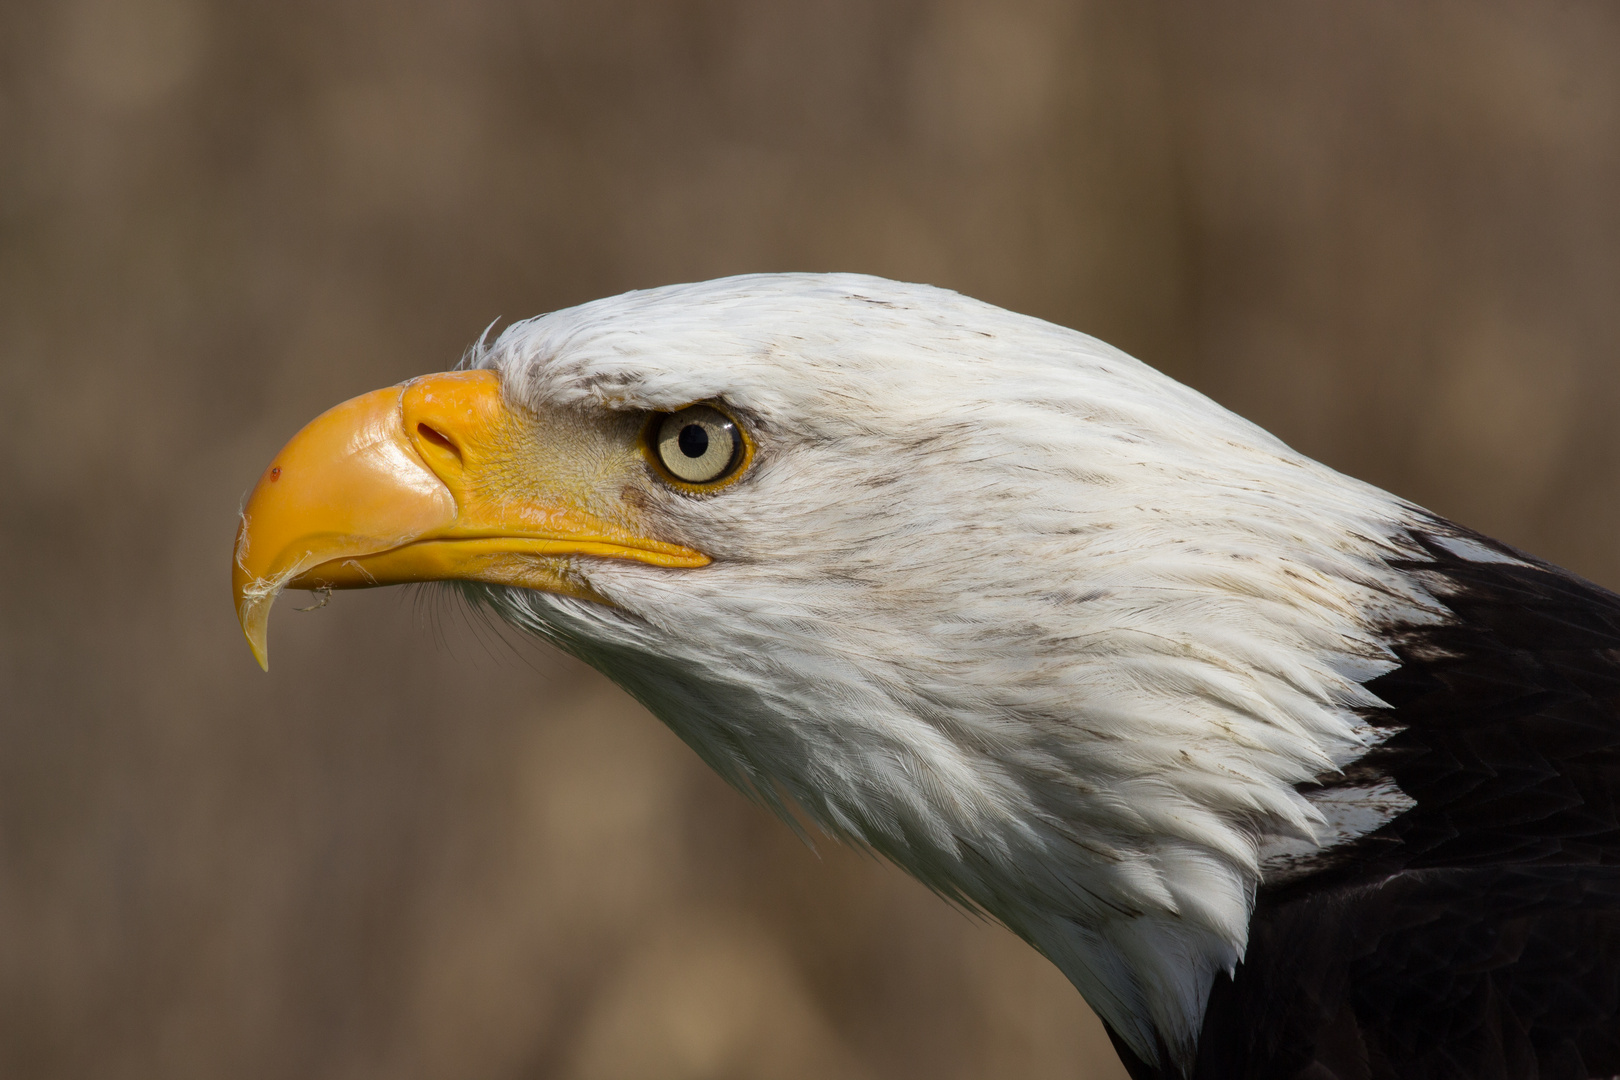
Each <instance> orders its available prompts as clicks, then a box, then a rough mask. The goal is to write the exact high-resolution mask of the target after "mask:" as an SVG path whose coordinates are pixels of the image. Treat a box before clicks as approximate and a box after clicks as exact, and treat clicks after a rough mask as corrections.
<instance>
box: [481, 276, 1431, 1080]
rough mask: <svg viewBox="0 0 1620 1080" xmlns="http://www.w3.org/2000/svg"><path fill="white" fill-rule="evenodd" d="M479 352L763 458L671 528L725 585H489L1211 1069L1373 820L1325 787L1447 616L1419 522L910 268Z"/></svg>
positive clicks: (621, 313) (538, 335) (1060, 335)
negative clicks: (1212, 1048)
mask: <svg viewBox="0 0 1620 1080" xmlns="http://www.w3.org/2000/svg"><path fill="white" fill-rule="evenodd" d="M476 363H477V364H478V365H479V366H484V367H490V368H494V369H497V370H498V371H500V372H501V374H502V377H503V383H504V386H505V388H506V393H507V395H508V396H509V398H511V399H512V400H514V401H515V402H518V403H522V404H526V405H528V406H530V407H534V408H556V407H558V406H563V407H578V408H581V409H604V408H605V409H615V410H617V409H629V410H667V409H673V408H678V407H680V406H684V405H686V404H689V403H691V402H694V401H701V400H708V399H718V400H720V401H723V402H724V403H725V404H726V405H727V407H729V408H730V409H731V410H733V411H734V412H735V413H736V414H737V415H738V416H739V418H741V419H742V421H743V422H744V423H745V424H746V425H747V426H749V428H750V429H751V431H752V432H753V435H754V438H755V440H756V442H757V444H758V453H757V456H756V459H755V464H754V465H753V467H752V468H751V469H750V471H749V473H748V474H747V475H746V477H745V478H744V479H743V480H742V481H740V482H738V483H736V484H734V485H732V486H731V487H729V488H727V489H726V490H725V491H723V492H722V493H720V494H718V495H715V496H713V497H709V498H693V497H690V496H687V495H682V494H679V493H676V492H673V491H670V492H668V493H667V494H666V495H664V496H662V497H660V498H657V499H656V500H655V505H653V506H651V507H649V508H647V509H648V512H649V513H650V514H651V515H653V517H654V519H655V520H656V521H657V522H658V523H659V524H658V529H659V531H658V532H657V533H656V535H658V536H660V537H661V538H663V539H668V540H672V541H675V542H679V543H683V544H688V545H690V546H693V547H696V548H698V549H700V550H702V551H704V552H706V553H708V554H709V555H711V556H713V557H714V560H715V561H714V563H713V564H712V565H710V566H708V567H705V568H703V569H702V570H697V571H690V570H685V571H669V570H661V569H658V568H654V567H649V566H645V565H642V564H639V563H634V562H628V561H619V560H605V559H604V560H594V561H593V560H581V561H580V562H579V565H578V567H577V572H578V573H579V574H580V575H581V576H582V577H584V578H585V579H587V580H588V582H589V584H590V586H591V588H593V589H594V590H596V592H597V593H599V594H600V595H602V596H604V597H606V598H608V599H609V600H611V601H612V602H613V603H614V604H616V605H617V607H616V608H615V607H607V606H603V605H596V604H590V603H586V602H582V601H578V600H573V599H570V598H567V597H563V596H557V595H553V594H549V593H538V592H529V591H525V590H518V589H510V590H503V589H490V590H488V591H487V599H489V600H490V602H492V603H493V604H494V605H495V606H496V607H497V608H498V609H499V610H500V611H501V612H502V613H503V614H504V615H506V616H507V617H508V618H510V619H512V620H513V621H515V622H517V623H519V624H521V625H523V626H525V627H528V628H530V629H533V630H536V631H538V632H540V633H543V634H545V635H547V636H549V637H551V638H553V639H555V640H556V641H558V642H559V643H561V644H562V645H563V646H564V647H565V648H568V649H570V650H571V651H573V652H575V653H577V654H578V655H580V656H581V657H583V658H585V659H586V660H587V661H589V662H590V663H592V664H594V665H596V666H597V667H599V668H600V669H601V670H603V671H604V672H606V673H607V674H608V675H610V676H611V677H612V678H613V679H615V680H616V681H618V682H619V683H621V684H622V685H623V686H624V687H625V688H626V689H628V690H629V691H630V692H631V693H632V694H634V695H635V696H636V697H638V698H639V699H640V700H641V701H642V702H643V703H645V704H646V705H647V706H648V707H649V708H650V709H651V710H652V711H653V712H654V713H656V714H657V715H658V716H659V717H661V718H662V719H663V720H664V721H665V722H667V723H668V724H669V725H670V726H671V727H672V728H674V730H675V731H676V732H678V733H679V734H680V735H681V736H682V738H684V739H685V740H686V741H687V742H688V743H690V744H691V745H692V746H693V748H694V749H696V750H697V751H698V753H699V754H701V755H702V756H703V757H704V759H705V760H707V761H708V762H709V763H710V764H711V765H713V766H714V767H715V768H716V769H718V770H719V771H720V772H721V773H722V774H723V775H724V776H725V777H726V778H727V779H728V780H730V781H731V782H733V783H735V784H737V785H739V786H740V787H743V788H744V789H747V790H750V791H752V792H754V793H755V794H757V795H758V796H760V797H762V798H764V799H765V800H766V801H768V802H771V803H774V804H776V805H778V806H779V807H780V806H781V805H782V803H783V802H784V801H790V802H792V803H796V804H797V805H798V806H800V807H802V808H803V810H804V812H806V813H807V814H808V815H809V816H810V817H811V818H812V819H813V820H814V821H815V822H816V823H817V824H818V825H820V826H821V827H823V828H825V829H827V830H828V831H830V832H832V833H834V834H837V835H839V836H842V837H845V838H848V839H851V840H853V841H855V842H857V843H861V844H865V845H868V846H870V847H871V848H873V849H876V850H877V851H880V852H882V853H883V854H884V855H886V856H888V857H889V858H891V859H893V860H894V861H895V862H897V863H898V864H900V865H901V866H903V867H904V868H905V869H907V870H908V871H910V872H911V873H913V874H915V875H916V876H917V877H918V878H920V879H921V880H922V881H924V882H925V883H927V884H928V885H930V886H931V887H933V888H934V889H936V890H938V891H939V892H941V893H943V894H945V895H947V896H950V897H952V898H955V899H958V900H961V901H964V902H966V903H968V904H970V905H973V906H975V907H978V908H981V909H983V910H985V911H987V912H989V913H991V914H992V915H994V916H995V917H997V918H999V919H1000V920H1002V921H1003V922H1005V923H1006V924H1007V925H1008V926H1009V927H1011V928H1012V929H1013V930H1014V931H1016V932H1017V933H1019V934H1020V935H1022V936H1023V937H1024V938H1026V939H1027V940H1028V941H1030V942H1031V943H1032V944H1033V945H1035V946H1036V947H1037V948H1039V949H1040V950H1041V951H1042V952H1044V953H1045V954H1046V955H1047V956H1048V957H1050V958H1051V959H1052V960H1053V961H1054V962H1055V963H1056V964H1057V965H1058V966H1059V967H1060V968H1061V969H1062V970H1063V971H1064V972H1065V973H1066V974H1067V975H1068V976H1069V978H1070V979H1071V980H1072V981H1073V982H1074V984H1075V985H1076V986H1077V987H1079V989H1080V990H1081V991H1082V993H1084V995H1085V996H1086V998H1087V1000H1088V1001H1090V1003H1091V1004H1092V1006H1093V1007H1094V1008H1095V1009H1096V1010H1097V1011H1098V1012H1099V1013H1100V1014H1101V1015H1102V1016H1103V1017H1104V1019H1106V1020H1107V1021H1108V1022H1109V1023H1110V1024H1111V1025H1112V1026H1113V1027H1114V1029H1115V1030H1116V1031H1117V1032H1118V1033H1119V1035H1120V1036H1121V1037H1122V1038H1124V1039H1125V1041H1126V1042H1127V1043H1129V1044H1130V1045H1131V1046H1132V1048H1133V1049H1134V1050H1135V1051H1136V1052H1137V1053H1138V1054H1139V1055H1140V1056H1141V1057H1143V1058H1144V1059H1145V1060H1149V1061H1152V1060H1155V1059H1156V1058H1157V1057H1158V1049H1157V1047H1158V1046H1159V1045H1162V1046H1164V1047H1165V1048H1167V1049H1168V1051H1169V1053H1170V1054H1171V1056H1172V1057H1173V1058H1175V1059H1177V1060H1178V1061H1180V1062H1181V1063H1183V1064H1185V1063H1187V1062H1188V1061H1189V1060H1190V1055H1191V1053H1192V1048H1193V1047H1194V1045H1195V1041H1196V1038H1197V1033H1198V1028H1199V1025H1200V1023H1201V1019H1202V1015H1203V1010H1204V1004H1205V1000H1206V997H1207V995H1208V992H1209V987H1210V984H1211V982H1212V980H1213V978H1214V975H1215V973H1216V972H1217V971H1219V970H1223V969H1225V970H1230V969H1231V968H1232V967H1233V965H1234V964H1236V963H1237V962H1238V961H1239V960H1240V959H1241V958H1242V956H1243V952H1244V948H1245V944H1246V935H1247V927H1248V919H1249V913H1250V908H1251V906H1252V902H1253V896H1254V891H1255V888H1256V886H1257V884H1258V883H1259V882H1260V881H1261V878H1262V873H1263V868H1262V863H1263V861H1264V860H1265V859H1266V858H1267V857H1268V855H1271V854H1273V853H1274V852H1277V851H1282V852H1294V853H1297V852H1298V851H1300V850H1310V849H1312V848H1314V847H1315V846H1317V845H1318V844H1321V843H1325V842H1328V841H1330V840H1332V839H1339V838H1343V836H1344V835H1346V828H1347V827H1345V826H1343V825H1341V824H1339V823H1337V822H1335V821H1333V820H1329V818H1327V817H1324V814H1323V812H1322V811H1321V810H1319V809H1318V808H1317V806H1315V805H1313V804H1312V803H1311V802H1310V801H1308V800H1307V799H1306V798H1305V797H1303V796H1302V795H1300V794H1299V793H1298V792H1297V791H1296V788H1295V785H1297V784H1300V783H1302V782H1306V781H1310V780H1311V779H1312V778H1314V777H1317V776H1319V775H1321V774H1323V773H1331V772H1333V771H1334V770H1336V769H1337V768H1339V767H1341V766H1343V765H1345V764H1347V763H1348V762H1350V761H1352V760H1354V759H1355V758H1357V757H1358V756H1359V755H1360V754H1362V753H1363V752H1364V751H1365V750H1366V748H1367V747H1368V746H1370V745H1372V744H1373V743H1374V742H1376V741H1377V740H1378V739H1379V738H1380V737H1382V736H1381V733H1380V731H1379V729H1376V728H1373V727H1371V726H1370V725H1368V724H1367V723H1366V722H1365V721H1364V720H1363V719H1362V717H1361V716H1359V715H1358V713H1357V712H1356V710H1357V709H1363V710H1364V709H1367V708H1376V707H1378V706H1379V705H1380V704H1381V703H1380V702H1379V701H1378V700H1377V699H1376V698H1375V697H1373V696H1372V694H1370V693H1369V692H1368V691H1367V690H1366V689H1364V688H1363V686H1362V684H1363V683H1364V682H1365V681H1366V680H1368V679H1369V678H1371V677H1373V676H1375V675H1377V674H1380V673H1382V672H1384V671H1386V670H1388V669H1390V668H1391V667H1393V666H1394V663H1393V657H1392V654H1391V653H1390V652H1389V651H1388V650H1387V648H1386V646H1385V645H1384V644H1383V642H1382V641H1381V639H1380V637H1379V635H1378V632H1377V631H1378V628H1379V627H1380V626H1381V625H1383V624H1384V623H1386V622H1388V621H1392V620H1404V621H1407V622H1413V621H1427V620H1430V619H1433V618H1437V617H1439V616H1440V614H1441V609H1440V608H1439V607H1438V605H1437V604H1436V603H1435V601H1434V600H1433V599H1432V598H1431V597H1429V596H1428V595H1427V594H1426V593H1424V592H1423V591H1422V589H1421V587H1420V585H1419V584H1418V583H1416V582H1415V581H1413V580H1412V579H1411V578H1410V577H1408V576H1407V575H1404V574H1401V573H1397V572H1395V571H1393V570H1391V569H1390V568H1389V567H1388V566H1387V565H1386V560H1387V559H1389V558H1391V557H1395V556H1400V557H1407V558H1410V557H1422V556H1421V553H1420V552H1418V551H1416V550H1413V549H1412V547H1411V545H1410V542H1409V541H1406V540H1405V539H1404V538H1403V535H1404V534H1403V526H1404V525H1405V524H1409V523H1410V522H1411V521H1412V520H1414V516H1415V514H1416V511H1415V510H1414V508H1412V507H1410V506H1409V505H1407V504H1404V503H1402V502H1400V501H1399V500H1397V499H1395V498H1394V497H1392V496H1390V495H1388V494H1386V493H1384V492H1382V491H1379V490H1377V489H1375V488H1372V487H1369V486H1367V485H1365V484H1362V483H1360V482H1357V481H1355V480H1351V479H1349V478H1347V477H1344V476H1341V475H1339V474H1338V473H1335V472H1333V471H1332V470H1330V469H1328V468H1326V467H1324V466H1322V465H1319V464H1317V463H1315V462H1313V461H1311V460H1309V459H1307V458H1304V457H1302V456H1300V455H1299V454H1297V453H1295V452H1293V451H1292V450H1290V449H1289V448H1288V447H1286V446H1284V445H1283V444H1282V443H1280V442H1278V441H1277V440H1276V439H1275V438H1273V437H1272V436H1270V435H1268V434H1267V433H1266V432H1264V431H1262V430H1260V429H1259V428H1257V427H1255V426H1254V425H1252V424H1250V423H1248V422H1246V421H1244V420H1242V419H1240V418H1239V417H1237V416H1234V415H1233V414H1231V413H1229V412H1227V411H1226V410H1224V409H1222V408H1221V407H1219V406H1218V405H1216V404H1214V403H1213V402H1211V401H1209V400H1208V399H1207V398H1205V397H1203V396H1202V395H1200V394H1198V393H1196V392H1194V391H1192V390H1190V389H1188V388H1186V387H1184V386H1181V385H1180V384H1178V383H1176V382H1174V381H1173V380H1171V379H1169V378H1167V377H1165V376H1163V375H1161V374H1159V373H1158V372H1156V371H1154V370H1152V369H1151V368H1148V367H1146V366H1145V365H1143V364H1141V363H1139V362H1138V361H1136V360H1133V359H1132V358H1130V357H1129V356H1126V355H1125V354H1123V353H1121V352H1119V351H1118V350H1116V349H1113V348H1110V347H1109V346H1107V345H1105V344H1103V343H1102V342H1100V341H1097V340H1095V339H1094V338H1090V337H1087V336H1085V335H1083V334H1080V333H1076V332H1074V331H1072V330H1067V329H1063V328H1061V327H1058V326H1054V325H1052V324H1050V323H1045V322H1042V321H1040V320H1037V319H1033V318H1028V317H1025V316H1021V315H1015V314H1012V313H1010V312H1007V311H1004V310H1001V309H999V308H995V307H992V306H990V305H987V304H983V303H979V302H977V301H974V300H970V299H967V298H965V297H962V296H959V295H957V294H955V293H951V292H947V291H944V290H940V289H934V288H928V287H924V286H916V285H902V284H897V283H894V282H890V281H884V280H881V279H877V278H869V277H861V276H854V275H760V276H750V277H740V278H730V279H725V280H721V281H714V282H706V283H703V284H698V285H683V286H675V287H670V288H663V289H655V290H652V291H648V292H640V293H630V294H627V295H624V296H618V297H613V298H611V299H607V300H601V301H597V302H595V303H590V304H586V305H583V306H581V307H577V308H573V309H570V310H567V311H560V312H556V313H554V314H551V315H547V316H543V317H541V318H537V319H533V320H530V321H528V322H525V323H520V324H517V325H514V326H512V327H510V328H508V329H507V330H506V331H505V332H504V333H503V334H501V335H500V338H499V339H498V340H497V341H496V342H494V343H493V345H491V346H489V347H488V348H487V349H485V350H482V351H481V353H480V354H479V355H478V356H477V357H476ZM1326 805H1327V804H1324V807H1326ZM1397 809H1398V807H1397ZM1392 812H1393V811H1391V813H1392ZM1388 816H1389V815H1388V814H1385V815H1384V816H1383V817H1382V818H1379V819H1378V820H1376V821H1375V822H1373V823H1372V824H1371V825H1369V824H1368V823H1366V822H1362V823H1360V824H1358V825H1354V826H1351V827H1348V828H1349V830H1350V831H1349V835H1355V834H1357V833H1359V832H1364V831H1367V829H1368V828H1370V827H1375V826H1376V824H1381V823H1382V820H1386V819H1387V817H1388ZM1159 1040H1162V1043H1161V1042H1160V1041H1159Z"/></svg>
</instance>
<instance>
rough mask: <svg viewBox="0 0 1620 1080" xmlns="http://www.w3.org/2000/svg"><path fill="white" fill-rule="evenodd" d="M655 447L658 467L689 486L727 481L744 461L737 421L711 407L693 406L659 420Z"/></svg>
mask: <svg viewBox="0 0 1620 1080" xmlns="http://www.w3.org/2000/svg"><path fill="white" fill-rule="evenodd" d="M652 443H653V450H654V451H655V452H656V453H657V455H658V461H659V463H660V464H661V465H663V466H664V468H666V469H668V470H669V472H670V475H672V476H674V477H675V479H677V480H683V481H685V482H686V483H688V484H712V483H714V482H715V481H717V480H724V479H725V478H726V477H728V476H730V475H731V474H732V473H734V472H736V470H737V466H738V465H740V464H741V463H742V459H743V438H742V435H741V433H739V432H738V430H737V423H736V421H734V420H732V419H731V417H729V416H727V415H726V414H725V413H723V412H721V411H720V410H719V409H716V408H714V407H713V406H710V405H691V406H688V407H687V408H684V409H682V410H681V411H680V412H673V413H669V414H668V415H666V416H663V417H661V418H659V420H658V421H657V426H656V427H655V428H654V430H653V439H652Z"/></svg>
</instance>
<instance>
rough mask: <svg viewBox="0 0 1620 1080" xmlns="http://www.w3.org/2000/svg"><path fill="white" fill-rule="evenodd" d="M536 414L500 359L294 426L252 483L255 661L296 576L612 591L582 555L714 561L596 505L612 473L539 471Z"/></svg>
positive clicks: (247, 596) (249, 557) (237, 575)
mask: <svg viewBox="0 0 1620 1080" xmlns="http://www.w3.org/2000/svg"><path fill="white" fill-rule="evenodd" d="M540 426H541V425H540V424H539V422H538V421H537V420H536V418H534V417H532V416H529V415H527V414H525V413H521V412H519V411H516V410H513V409H511V408H509V407H508V406H507V405H506V404H505V402H504V401H503V400H502V398H501V390H500V381H499V379H498V377H497V376H496V375H495V374H494V373H493V372H489V371H460V372H449V373H446V374H441V375H427V376H424V377H422V378H420V379H414V380H412V381H410V382H408V383H404V384H402V385H400V386H392V387H389V388H388V389H386V390H377V391H373V392H372V393H369V394H363V395H361V396H360V397H357V398H354V399H353V400H351V401H346V402H344V403H343V404H342V405H339V406H337V407H336V408H334V409H331V410H329V411H328V412H326V413H323V414H322V415H321V416H319V417H317V418H316V419H315V420H314V421H312V422H311V423H310V424H309V426H307V427H305V428H304V430H302V431H300V432H299V433H298V434H297V435H295V436H293V439H292V441H291V442H289V443H288V444H287V445H286V446H285V447H283V448H282V451H281V453H279V454H277V455H276V457H275V460H273V461H272V462H271V463H270V467H269V468H267V469H266V470H265V472H264V475H263V476H261V477H260V478H259V482H258V484H257V485H256V486H255V487H254V489H253V492H252V494H251V495H249V496H248V501H247V505H246V506H245V507H244V508H243V510H242V523H241V526H240V528H239V529H238V530H237V534H236V557H235V559H234V561H233V564H232V567H231V585H232V589H233V591H234V593H235V597H236V616H237V618H238V619H239V620H240V621H241V623H242V632H243V633H244V634H246V635H247V640H248V645H249V646H251V647H252V649H253V655H254V658H255V659H257V660H258V661H259V666H260V667H263V668H265V669H266V670H268V669H269V661H268V654H267V651H266V635H267V631H268V627H269V619H270V605H271V604H272V603H273V602H274V601H275V598H276V594H277V593H279V592H280V591H281V590H282V589H284V588H287V587H289V586H291V587H293V588H299V589H358V588H367V587H370V586H373V585H394V584H399V583H402V582H411V581H435V580H447V579H462V580H468V581H484V582H490V583H496V584H503V585H520V586H524V587H527V588H536V589H547V590H550V591H553V592H563V593H568V594H570V595H574V596H580V597H583V598H586V599H591V600H600V599H601V597H599V596H597V595H596V594H595V593H593V592H592V591H591V590H590V589H589V587H588V586H586V585H584V584H583V583H582V581H581V580H580V579H579V578H578V576H577V575H576V574H574V573H572V572H571V570H570V566H571V562H570V560H571V559H572V558H573V557H575V556H580V555H588V556H598V557H606V558H619V559H634V560H637V561H639V562H644V563H650V564H652V565H655V566H668V567H698V566H704V565H707V564H708V562H709V559H708V557H707V556H705V555H703V554H702V553H701V552H697V551H693V550H692V549H690V548H686V547H681V546H680V545H678V544H670V543H664V542H662V541H659V540H652V539H648V538H646V537H643V536H640V535H638V534H637V531H636V530H634V529H633V528H627V527H626V526H625V524H623V523H622V522H623V521H624V518H625V517H626V515H625V514H624V513H615V514H613V515H612V516H614V517H617V518H619V519H620V521H621V523H619V524H615V523H612V522H610V521H608V520H606V519H605V517H604V515H602V514H599V513H592V512H591V511H590V510H589V509H587V507H591V506H596V507H601V506H602V505H603V502H604V496H603V494H602V492H601V490H600V489H601V487H602V484H601V483H600V481H601V479H602V477H601V476H600V475H593V474H592V473H591V472H590V470H585V471H584V472H580V471H577V470H574V471H570V470H566V469H561V470H555V471H554V472H553V473H552V474H551V475H536V472H537V462H539V463H542V464H540V465H539V466H538V468H539V471H542V472H543V471H544V467H543V462H544V458H545V455H544V454H543V453H537V452H536V451H535V446H536V438H535V435H536V430H537V428H539V427H540ZM552 441H553V442H555V441H557V440H552ZM564 441H566V438H565V440H564ZM601 471H602V470H601V469H600V468H598V469H597V473H598V474H600V472H601Z"/></svg>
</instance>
